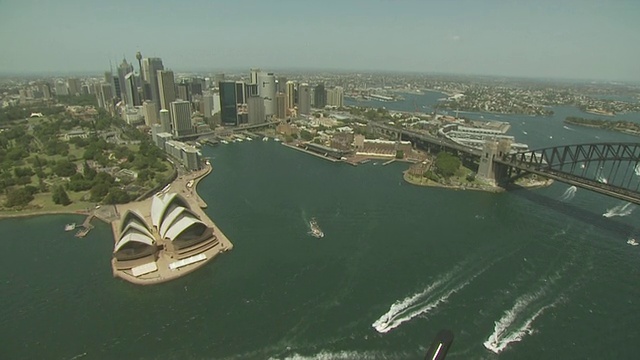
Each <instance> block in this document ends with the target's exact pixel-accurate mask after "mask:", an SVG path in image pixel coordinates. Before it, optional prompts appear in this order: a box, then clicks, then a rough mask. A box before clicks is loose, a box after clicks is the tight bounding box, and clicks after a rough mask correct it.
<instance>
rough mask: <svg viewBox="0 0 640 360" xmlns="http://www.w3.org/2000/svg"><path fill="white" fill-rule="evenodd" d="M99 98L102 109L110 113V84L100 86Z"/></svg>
mask: <svg viewBox="0 0 640 360" xmlns="http://www.w3.org/2000/svg"><path fill="white" fill-rule="evenodd" d="M100 97H101V101H102V107H103V108H105V109H107V110H109V112H112V110H113V89H112V88H111V84H107V83H102V84H100Z"/></svg>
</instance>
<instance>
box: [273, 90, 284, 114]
mask: <svg viewBox="0 0 640 360" xmlns="http://www.w3.org/2000/svg"><path fill="white" fill-rule="evenodd" d="M275 103H276V104H275V105H276V106H275V111H276V112H275V114H274V116H275V117H276V118H277V119H286V117H287V97H286V95H285V93H283V92H279V93H277V94H276V101H275Z"/></svg>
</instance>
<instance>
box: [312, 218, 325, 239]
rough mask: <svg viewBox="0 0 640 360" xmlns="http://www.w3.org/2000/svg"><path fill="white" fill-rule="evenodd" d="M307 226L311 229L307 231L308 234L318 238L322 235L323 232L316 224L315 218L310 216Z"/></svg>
mask: <svg viewBox="0 0 640 360" xmlns="http://www.w3.org/2000/svg"><path fill="white" fill-rule="evenodd" d="M309 227H310V228H311V231H309V234H310V235H311V236H313V237H316V238H318V239H320V238H323V237H324V233H323V232H322V229H320V226H319V225H318V222H317V221H316V218H311V221H309Z"/></svg>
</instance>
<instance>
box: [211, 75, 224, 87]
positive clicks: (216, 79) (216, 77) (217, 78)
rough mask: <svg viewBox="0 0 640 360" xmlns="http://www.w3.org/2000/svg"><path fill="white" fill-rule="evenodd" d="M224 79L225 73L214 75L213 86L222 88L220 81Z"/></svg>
mask: <svg viewBox="0 0 640 360" xmlns="http://www.w3.org/2000/svg"><path fill="white" fill-rule="evenodd" d="M223 81H224V74H223V73H219V74H215V75H213V86H215V87H217V88H220V83H221V82H223Z"/></svg>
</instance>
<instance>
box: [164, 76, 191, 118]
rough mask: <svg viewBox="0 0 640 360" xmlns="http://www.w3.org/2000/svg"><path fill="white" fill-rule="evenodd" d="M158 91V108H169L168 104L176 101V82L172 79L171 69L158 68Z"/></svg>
mask: <svg viewBox="0 0 640 360" xmlns="http://www.w3.org/2000/svg"><path fill="white" fill-rule="evenodd" d="M158 91H160V95H159V96H160V109H167V110H169V104H171V103H172V102H174V101H176V84H175V81H174V79H173V71H171V70H158ZM182 100H187V99H182Z"/></svg>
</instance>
